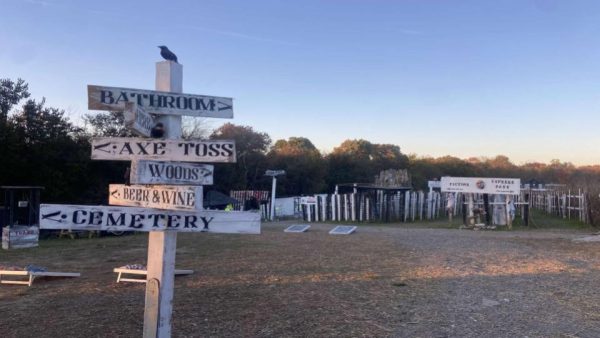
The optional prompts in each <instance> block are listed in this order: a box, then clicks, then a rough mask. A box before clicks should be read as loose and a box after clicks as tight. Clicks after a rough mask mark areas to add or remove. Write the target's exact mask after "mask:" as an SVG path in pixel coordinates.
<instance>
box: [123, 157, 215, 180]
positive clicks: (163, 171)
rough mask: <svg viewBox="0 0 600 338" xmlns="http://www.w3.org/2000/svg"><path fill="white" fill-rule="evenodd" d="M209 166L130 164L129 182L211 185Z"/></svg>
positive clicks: (167, 163) (197, 164)
mask: <svg viewBox="0 0 600 338" xmlns="http://www.w3.org/2000/svg"><path fill="white" fill-rule="evenodd" d="M213 173H214V166H212V165H210V164H200V163H186V162H161V161H133V162H131V174H130V181H131V183H135V184H179V185H181V184H187V185H212V184H213Z"/></svg>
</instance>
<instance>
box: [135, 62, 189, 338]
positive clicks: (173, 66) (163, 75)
mask: <svg viewBox="0 0 600 338" xmlns="http://www.w3.org/2000/svg"><path fill="white" fill-rule="evenodd" d="M182 87H183V67H182V66H181V65H180V64H178V63H175V62H171V61H162V62H157V63H156V90H159V91H164V92H175V93H181V92H182V91H183V88H182ZM159 122H162V123H163V126H164V130H165V136H166V137H167V138H169V139H178V138H180V137H181V133H182V131H181V116H174V115H162V116H160V118H159ZM176 250H177V232H174V231H173V232H171V231H151V232H150V233H149V238H148V263H147V267H148V277H147V280H148V281H153V283H155V282H154V280H156V281H157V282H158V289H159V291H158V295H157V296H158V306H157V308H158V311H153V310H152V308H153V306H151V305H153V304H148V302H155V301H156V299H155V298H156V292H155V289H154V288H155V287H154V288H153V283H147V284H146V307H145V310H144V337H148V338H150V337H152V338H153V337H160V338H166V337H171V314H172V312H173V288H174V284H175V252H176ZM153 333H155V335H153Z"/></svg>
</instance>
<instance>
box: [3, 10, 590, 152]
mask: <svg viewBox="0 0 600 338" xmlns="http://www.w3.org/2000/svg"><path fill="white" fill-rule="evenodd" d="M0 8H1V13H0V17H1V21H0V22H1V23H2V29H0V43H1V47H0V77H9V78H13V79H14V78H17V77H21V78H23V79H25V80H27V81H28V82H29V83H30V91H31V92H32V94H33V96H34V97H36V98H39V97H41V96H45V97H46V98H47V102H48V104H49V105H51V106H56V107H60V108H63V109H66V110H67V111H68V112H69V114H71V116H72V117H73V119H74V120H76V119H77V118H78V116H79V115H81V114H83V113H86V112H87V101H86V85H87V84H98V85H108V86H119V87H130V88H140V89H153V88H154V63H155V62H156V61H160V60H161V59H160V57H159V50H158V48H156V46H157V45H160V44H165V45H167V46H169V47H170V48H171V50H173V51H174V52H175V53H176V54H177V55H178V57H179V60H180V63H182V64H183V65H184V92H186V93H192V94H205V95H216V96H228V97H233V98H234V99H235V101H234V114H235V117H234V119H233V121H232V122H234V123H236V124H244V125H250V126H253V127H254V128H256V129H257V130H259V131H264V132H267V133H269V134H270V135H271V137H272V138H273V139H274V140H276V139H280V138H288V137H290V136H304V137H308V138H309V139H310V140H311V141H312V142H313V143H314V144H315V145H316V146H317V147H318V148H320V149H322V150H325V151H329V150H331V149H333V147H335V146H337V145H339V144H340V143H341V142H342V141H343V140H345V139H350V138H364V139H367V140H370V141H372V142H376V143H393V144H397V145H399V146H400V147H401V149H402V151H403V152H405V153H416V154H419V155H432V156H442V155H454V156H458V157H461V158H466V157H471V156H488V157H492V156H495V155H497V154H504V155H507V156H509V157H510V158H511V160H513V161H514V162H516V163H523V162H527V161H542V162H548V161H550V160H551V159H554V158H558V159H561V160H563V161H570V162H573V163H575V164H593V163H595V164H599V163H600V150H599V146H600V132H599V131H598V129H599V128H600V114H599V111H600V2H599V1H555V0H529V1H528V0H514V1H481V0H474V1H426V0H415V1H383V0H380V1H376V0H371V1H368V0H363V1H358V0H354V1H353V0H345V1H342V0H337V1H336V0H327V1H325V0H324V1H285V0H281V1H243V0H240V1H223V0H218V1H217V0H214V1H169V2H166V1H165V2H157V1H93V2H92V1H77V0H2V4H1V7H0ZM223 122H225V121H224V120H216V119H212V120H211V121H210V122H209V123H211V125H212V126H213V127H217V126H219V125H220V124H221V123H223Z"/></svg>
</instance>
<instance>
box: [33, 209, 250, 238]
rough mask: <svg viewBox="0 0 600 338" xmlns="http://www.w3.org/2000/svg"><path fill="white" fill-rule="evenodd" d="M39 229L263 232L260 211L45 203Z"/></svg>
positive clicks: (41, 212) (224, 232)
mask: <svg viewBox="0 0 600 338" xmlns="http://www.w3.org/2000/svg"><path fill="white" fill-rule="evenodd" d="M40 229H53V230H58V229H72V230H88V231H92V230H100V231H165V230H167V231H180V232H214V233H223V234H260V213H258V212H251V211H212V210H206V211H194V212H188V211H170V210H157V209H145V208H134V207H112V206H103V205H99V206H93V205H64V204H42V205H41V206H40Z"/></svg>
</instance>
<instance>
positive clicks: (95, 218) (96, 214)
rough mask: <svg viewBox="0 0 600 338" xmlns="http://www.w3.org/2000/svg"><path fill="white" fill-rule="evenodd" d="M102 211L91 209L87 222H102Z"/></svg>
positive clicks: (97, 223) (96, 223)
mask: <svg viewBox="0 0 600 338" xmlns="http://www.w3.org/2000/svg"><path fill="white" fill-rule="evenodd" d="M103 215H104V213H103V212H102V211H92V212H90V218H89V220H88V224H90V225H100V224H102V216H103Z"/></svg>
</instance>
